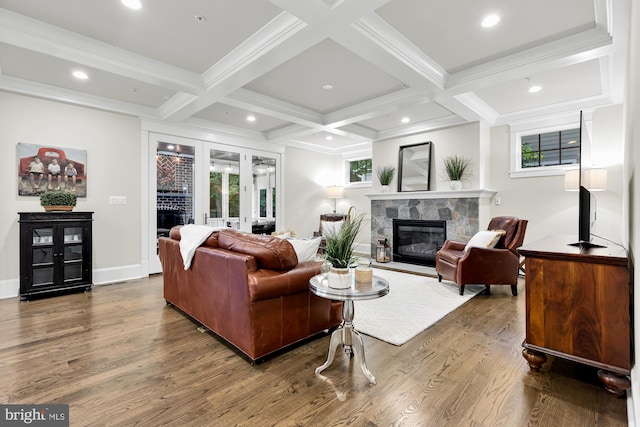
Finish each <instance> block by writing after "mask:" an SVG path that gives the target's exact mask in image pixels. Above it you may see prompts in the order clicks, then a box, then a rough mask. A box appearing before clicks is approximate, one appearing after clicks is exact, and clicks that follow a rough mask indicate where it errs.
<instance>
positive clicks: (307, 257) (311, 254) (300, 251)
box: [287, 237, 320, 262]
mask: <svg viewBox="0 0 640 427" xmlns="http://www.w3.org/2000/svg"><path fill="white" fill-rule="evenodd" d="M287 242H289V243H291V246H293V250H294V251H296V256H297V257H298V262H304V261H313V260H315V259H316V254H317V253H318V247H319V246H320V237H312V238H309V239H287Z"/></svg>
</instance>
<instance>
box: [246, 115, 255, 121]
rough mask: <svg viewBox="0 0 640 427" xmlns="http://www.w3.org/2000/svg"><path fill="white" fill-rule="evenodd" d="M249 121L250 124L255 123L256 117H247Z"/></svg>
mask: <svg viewBox="0 0 640 427" xmlns="http://www.w3.org/2000/svg"><path fill="white" fill-rule="evenodd" d="M247 121H248V122H255V121H256V116H251V115H249V116H247Z"/></svg>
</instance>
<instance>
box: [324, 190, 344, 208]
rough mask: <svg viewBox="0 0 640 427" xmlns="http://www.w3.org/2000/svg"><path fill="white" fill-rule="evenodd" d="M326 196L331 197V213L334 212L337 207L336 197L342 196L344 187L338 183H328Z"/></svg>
mask: <svg viewBox="0 0 640 427" xmlns="http://www.w3.org/2000/svg"><path fill="white" fill-rule="evenodd" d="M327 197H328V198H329V199H333V213H336V209H337V207H338V199H342V198H343V197H344V187H340V186H339V185H330V186H328V187H327Z"/></svg>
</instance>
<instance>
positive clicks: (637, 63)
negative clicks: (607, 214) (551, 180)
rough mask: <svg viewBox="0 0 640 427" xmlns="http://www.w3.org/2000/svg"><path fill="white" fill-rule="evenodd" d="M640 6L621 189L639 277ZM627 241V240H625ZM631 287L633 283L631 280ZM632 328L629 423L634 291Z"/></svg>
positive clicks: (635, 419) (634, 377) (635, 415)
mask: <svg viewBox="0 0 640 427" xmlns="http://www.w3.org/2000/svg"><path fill="white" fill-rule="evenodd" d="M639 52H640V5H639V4H638V2H631V34H630V36H629V63H628V66H627V82H626V91H625V103H624V105H625V107H624V130H625V132H624V142H625V145H624V147H625V148H624V158H625V162H624V172H623V177H624V178H623V182H624V185H623V192H624V208H623V212H624V216H625V221H624V224H625V231H626V233H625V238H626V239H628V248H629V257H630V259H631V264H630V265H631V269H632V270H631V272H632V273H631V274H632V277H634V276H635V277H639V276H640V271H639V270H638V267H637V265H638V262H637V261H635V258H636V255H637V254H638V253H639V252H640V230H639V229H638V224H640V197H638V189H640V176H638V173H639V171H640V170H639V168H638V167H637V165H640V84H638V76H639V75H640V54H639ZM625 243H627V242H625ZM632 286H633V287H635V284H633V282H632ZM632 295H633V304H634V307H636V309H634V327H633V330H634V332H633V334H634V337H633V338H634V339H633V341H634V342H635V343H636V344H635V356H634V358H635V363H633V368H632V370H631V397H632V404H631V405H630V406H629V407H628V411H629V425H630V426H632V425H636V426H637V425H640V381H638V376H639V375H640V371H639V370H638V369H639V368H638V366H639V365H638V364H639V363H640V350H639V349H638V345H639V344H638V343H640V315H638V314H637V313H638V311H637V307H640V292H633V294H632Z"/></svg>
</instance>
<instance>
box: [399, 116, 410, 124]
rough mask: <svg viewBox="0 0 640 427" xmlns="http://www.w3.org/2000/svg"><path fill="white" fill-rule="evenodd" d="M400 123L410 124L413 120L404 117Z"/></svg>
mask: <svg viewBox="0 0 640 427" xmlns="http://www.w3.org/2000/svg"><path fill="white" fill-rule="evenodd" d="M400 121H401V122H402V123H409V122H410V121H411V119H410V118H409V117H403V118H402V119H400Z"/></svg>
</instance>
